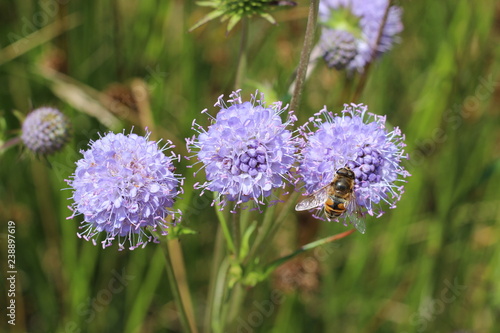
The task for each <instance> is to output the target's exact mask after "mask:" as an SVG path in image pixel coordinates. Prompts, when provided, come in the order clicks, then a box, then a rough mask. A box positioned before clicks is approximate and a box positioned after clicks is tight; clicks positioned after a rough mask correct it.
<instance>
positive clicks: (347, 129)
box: [298, 104, 410, 217]
mask: <svg viewBox="0 0 500 333" xmlns="http://www.w3.org/2000/svg"><path fill="white" fill-rule="evenodd" d="M310 125H311V126H312V127H313V129H312V130H311V129H310ZM300 131H301V133H302V135H303V136H304V138H305V146H304V148H303V150H302V157H301V161H300V165H299V169H298V173H299V178H300V179H301V180H302V181H303V183H304V187H305V190H306V194H312V193H314V192H315V191H317V190H319V189H320V188H323V187H324V186H326V185H328V184H329V183H330V182H331V181H332V180H333V178H334V177H335V174H336V171H337V170H338V169H340V168H343V167H345V166H347V167H349V168H350V169H351V170H353V171H354V174H355V177H356V178H355V183H354V184H355V185H354V194H355V197H356V201H357V204H358V206H359V207H360V208H361V209H362V210H363V211H362V213H363V214H364V213H368V214H370V215H375V216H377V217H379V216H381V215H382V214H383V213H384V212H383V211H382V210H381V205H380V204H381V203H382V202H386V203H387V204H389V206H390V208H394V207H395V206H396V203H397V202H398V201H399V200H400V199H401V195H402V193H403V192H404V186H403V185H402V184H401V183H402V182H405V181H404V178H406V177H408V176H409V175H410V174H409V173H408V172H407V171H406V170H405V168H404V167H403V166H402V165H401V160H402V159H407V158H408V156H407V154H405V152H404V147H405V144H404V135H403V134H401V131H400V130H399V128H397V127H395V128H394V129H393V130H392V131H388V129H387V128H386V118H385V117H384V116H379V115H375V114H372V113H369V112H368V107H367V106H366V105H363V104H358V105H356V104H351V105H347V104H346V105H344V110H343V111H342V114H341V115H333V114H332V113H331V112H329V111H327V109H326V107H325V108H324V109H323V110H321V111H320V112H319V113H317V114H315V115H314V117H311V118H310V119H309V121H308V122H307V123H306V124H305V125H304V126H302V127H301V129H300ZM351 213H353V212H351Z"/></svg>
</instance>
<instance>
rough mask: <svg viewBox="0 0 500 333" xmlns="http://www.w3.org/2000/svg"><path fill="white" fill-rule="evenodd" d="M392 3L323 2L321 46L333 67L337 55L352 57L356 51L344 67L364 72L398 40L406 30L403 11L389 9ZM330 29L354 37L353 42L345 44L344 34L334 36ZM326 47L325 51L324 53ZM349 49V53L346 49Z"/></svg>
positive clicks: (381, 0)
mask: <svg viewBox="0 0 500 333" xmlns="http://www.w3.org/2000/svg"><path fill="white" fill-rule="evenodd" d="M389 6H390V0H373V1H365V0H321V1H320V5H319V21H320V23H321V24H322V26H323V33H322V35H321V37H320V45H321V47H322V50H323V51H324V57H325V60H326V61H327V64H328V65H329V66H330V67H336V68H338V67H339V65H338V64H337V63H331V59H337V57H332V54H335V52H339V51H342V53H346V52H347V51H349V52H348V53H349V54H351V53H352V51H351V49H352V48H353V47H355V48H356V55H355V56H354V57H353V58H352V60H351V61H350V62H348V63H346V64H345V66H344V67H345V68H346V69H347V70H348V71H353V70H357V71H359V72H362V71H363V70H364V67H365V66H366V65H367V64H368V63H370V62H371V61H372V60H373V59H374V58H376V57H378V56H380V55H381V54H382V53H384V52H386V51H388V50H390V49H391V47H392V45H393V43H394V42H395V41H397V35H398V34H399V33H400V32H401V31H402V30H403V24H402V22H401V15H402V9H401V8H400V7H398V6H390V7H389ZM331 30H340V31H345V32H347V33H349V34H350V35H352V36H353V37H354V40H353V41H352V43H350V44H349V43H346V39H345V38H343V39H342V38H341V39H339V38H338V37H339V36H340V37H342V36H344V35H338V34H332V33H331ZM325 48H326V50H325ZM346 48H347V51H346V50H344V49H346Z"/></svg>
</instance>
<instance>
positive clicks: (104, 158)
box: [66, 132, 182, 250]
mask: <svg viewBox="0 0 500 333" xmlns="http://www.w3.org/2000/svg"><path fill="white" fill-rule="evenodd" d="M150 134H151V133H150V132H147V133H146V136H139V135H137V134H133V133H130V134H128V135H125V134H122V133H118V134H115V133H108V134H106V135H105V136H101V137H100V138H99V139H98V140H96V141H91V143H90V144H89V146H90V148H89V149H88V150H86V151H81V153H82V154H83V158H82V159H80V160H79V161H77V162H76V165H77V167H76V170H75V172H74V174H73V175H72V176H71V178H72V179H70V180H66V182H67V183H68V184H69V185H70V186H71V189H72V190H73V196H72V199H73V200H74V203H73V205H72V207H70V209H72V210H73V214H72V215H71V216H70V217H69V218H73V217H75V216H76V215H79V214H82V215H83V222H82V226H81V227H80V229H83V232H80V233H78V236H79V237H83V238H84V239H86V240H92V242H93V243H94V245H95V243H96V241H95V238H97V237H98V235H99V234H100V233H101V232H102V233H105V234H106V238H105V239H104V240H103V241H102V242H101V243H102V246H103V248H104V247H107V246H110V245H111V244H112V241H113V240H114V239H116V238H118V246H119V249H120V250H122V249H123V248H124V244H125V243H126V242H127V241H128V244H129V246H128V247H129V249H131V250H133V249H135V248H137V247H138V246H141V245H142V246H143V247H144V246H145V245H146V244H147V242H150V241H154V242H157V241H158V240H157V239H156V238H155V237H154V236H151V235H148V234H146V231H145V230H144V229H146V228H147V227H150V228H151V229H152V230H153V231H157V230H158V232H159V233H160V234H161V235H166V234H167V230H166V229H167V228H168V227H169V225H171V224H175V223H176V219H175V218H176V215H180V212H179V211H174V210H172V209H170V208H171V207H172V206H173V204H174V200H175V198H176V197H177V195H178V194H179V193H180V192H181V191H182V190H181V189H180V185H182V179H180V178H179V176H178V175H177V174H175V173H174V166H173V163H172V162H173V160H174V159H178V158H179V157H178V156H176V155H175V154H174V153H173V152H172V153H171V155H170V156H166V155H165V154H164V151H167V150H170V149H171V148H173V146H172V144H171V143H170V142H169V141H167V143H166V144H165V145H163V146H162V147H159V146H158V144H159V142H155V141H149V135H150ZM170 217H171V219H170ZM69 218H68V219H69Z"/></svg>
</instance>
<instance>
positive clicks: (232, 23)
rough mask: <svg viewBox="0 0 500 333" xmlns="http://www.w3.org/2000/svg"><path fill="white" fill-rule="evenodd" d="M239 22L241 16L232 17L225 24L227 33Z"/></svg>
mask: <svg viewBox="0 0 500 333" xmlns="http://www.w3.org/2000/svg"><path fill="white" fill-rule="evenodd" d="M240 20H241V15H232V16H231V17H230V18H229V22H228V23H227V32H229V31H231V30H233V28H234V26H235V25H236V24H237V23H238V22H239V21H240Z"/></svg>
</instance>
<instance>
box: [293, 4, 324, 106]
mask: <svg viewBox="0 0 500 333" xmlns="http://www.w3.org/2000/svg"><path fill="white" fill-rule="evenodd" d="M318 6H319V0H311V2H310V5H309V15H308V17H307V26H306V34H305V37H304V46H303V48H302V53H301V54H300V62H299V67H298V69H297V80H296V81H295V88H294V90H293V95H292V100H291V102H290V110H293V111H297V109H298V107H299V105H300V97H301V95H302V91H303V90H304V82H305V79H306V73H307V66H308V65H309V58H310V56H311V51H312V48H313V44H314V33H315V31H316V22H317V20H318Z"/></svg>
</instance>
